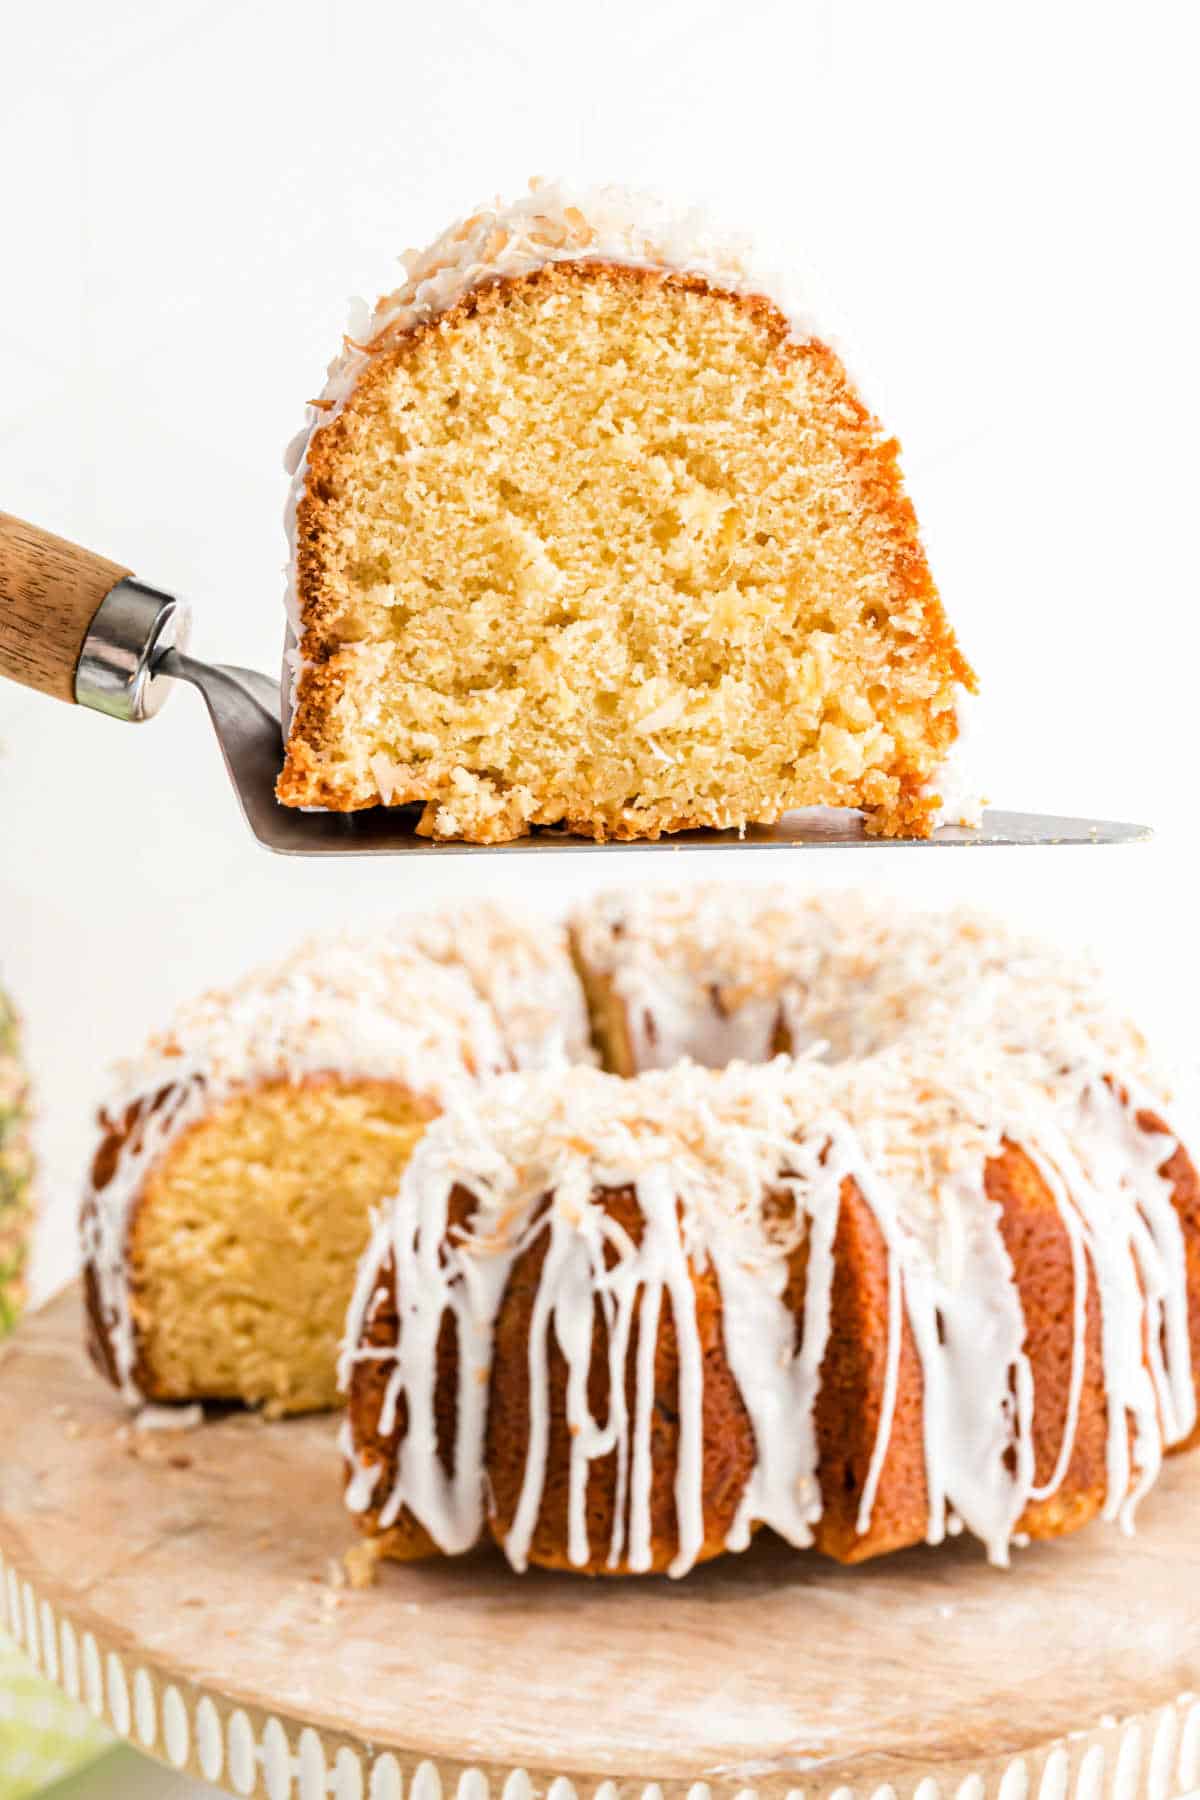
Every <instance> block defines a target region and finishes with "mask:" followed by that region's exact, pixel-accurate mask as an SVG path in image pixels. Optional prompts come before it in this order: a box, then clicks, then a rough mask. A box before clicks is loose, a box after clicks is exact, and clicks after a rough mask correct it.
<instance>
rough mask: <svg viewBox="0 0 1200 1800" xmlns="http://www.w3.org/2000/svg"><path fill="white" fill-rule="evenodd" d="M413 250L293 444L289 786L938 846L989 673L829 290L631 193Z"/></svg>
mask: <svg viewBox="0 0 1200 1800" xmlns="http://www.w3.org/2000/svg"><path fill="white" fill-rule="evenodd" d="M404 264H405V277H406V278H405V281H404V283H403V285H402V286H401V287H400V288H398V289H397V290H396V292H395V293H392V294H389V295H388V296H386V297H385V298H384V299H383V300H381V301H380V302H379V305H378V307H377V308H376V310H375V312H374V314H373V315H372V316H371V317H370V319H369V320H367V321H365V322H364V324H363V326H362V328H361V330H360V332H359V333H357V334H356V336H355V338H354V340H353V341H352V340H349V339H348V340H347V343H346V349H345V352H344V354H343V355H342V356H341V357H340V358H339V359H338V360H337V361H336V362H335V363H334V364H333V366H332V369H331V372H330V378H329V382H328V385H327V386H326V388H325V391H324V393H323V394H322V395H321V397H320V398H319V399H318V400H317V401H316V402H315V403H314V405H313V407H312V408H311V410H310V421H309V425H308V427H307V428H306V430H305V431H304V433H303V434H302V436H301V438H300V440H298V442H297V445H296V446H295V447H294V465H293V466H294V472H295V473H294V483H293V490H292V499H291V505H290V508H289V518H290V526H291V540H292V564H291V579H290V592H289V618H290V627H291V636H292V639H293V647H292V662H293V671H294V687H293V694H292V716H291V719H290V724H289V729H288V732H287V759H286V763H285V766H284V769H283V772H282V775H281V776H280V780H279V786H278V794H279V798H280V800H282V801H283V802H284V803H285V804H287V805H289V806H300V807H318V808H327V809H330V810H333V811H338V812H347V811H353V810H356V809H359V808H362V807H370V806H377V805H390V806H400V805H408V804H412V803H416V804H419V805H420V806H421V807H422V808H423V811H422V813H421V819H420V824H419V827H418V828H419V830H420V831H422V832H423V833H424V834H426V835H428V836H433V837H439V838H465V839H468V840H471V841H473V842H478V843H498V842H502V841H504V840H507V839H511V838H515V837H519V836H521V835H523V834H524V833H525V832H526V831H527V830H528V829H529V827H530V826H534V825H559V826H565V827H567V828H568V829H570V830H572V831H574V832H578V833H580V834H582V835H585V836H588V837H593V838H597V839H604V838H625V839H631V838H647V837H649V838H653V837H658V836H659V835H660V834H661V833H663V832H669V831H680V830H684V829H687V828H689V827H699V826H714V827H742V826H745V825H747V824H750V823H753V822H770V821H772V820H774V819H777V818H778V817H779V816H780V814H781V813H783V812H785V811H787V810H788V809H789V808H793V807H799V806H815V805H831V806H844V807H860V808H862V809H863V810H864V811H865V813H866V815H867V821H868V826H869V829H871V830H872V831H874V832H878V833H883V834H888V835H905V834H912V835H920V836H924V835H928V833H929V832H930V831H931V830H932V828H933V826H934V825H935V824H936V822H937V820H938V817H939V809H940V808H941V806H942V803H943V801H945V800H946V799H947V798H948V795H949V787H948V785H947V783H946V782H945V781H944V780H942V779H941V771H942V769H943V767H944V764H945V762H946V758H947V755H948V752H949V751H950V748H951V746H952V744H953V742H954V740H955V738H956V735H957V732H958V713H957V702H958V699H959V697H960V695H961V693H962V691H963V690H964V689H970V688H973V687H974V676H973V675H972V672H971V670H970V668H969V666H968V665H967V663H966V662H965V660H964V659H963V657H962V655H961V653H960V651H959V649H958V647H957V645H956V643H955V639H954V636H953V633H952V632H951V629H950V627H949V625H948V623H947V621H946V617H945V614H944V612H943V610H942V606H941V602H940V600H939V598H938V593H937V589H936V588H935V586H934V583H933V579H932V577H931V575H930V572H929V568H928V565H927V563H926V560H925V555H924V552H923V550H922V548H921V543H920V540H919V538H918V535H917V527H916V520H915V517H914V515H913V510H912V507H911V505H910V503H909V501H908V498H907V496H906V494H905V492H904V488H903V485H902V482H901V478H900V472H899V467H898V464H897V445H896V442H895V440H894V439H893V438H890V437H889V436H888V435H887V434H886V433H885V431H884V430H883V428H882V427H881V425H880V424H879V422H878V420H877V419H875V418H874V417H873V416H872V414H871V413H870V411H869V410H868V409H867V407H866V406H865V404H864V402H863V400H862V398H861V396H860V395H859V394H858V392H857V391H856V389H855V387H854V384H853V382H852V380H851V378H850V376H849V375H848V374H847V372H846V369H845V368H844V367H843V365H842V362H841V361H840V359H839V357H838V355H837V354H836V353H835V351H834V350H833V349H832V348H831V347H830V344H829V343H828V342H827V341H826V340H825V339H824V338H823V337H822V336H821V335H819V333H818V331H817V329H816V327H815V326H814V324H813V323H812V321H811V320H810V319H809V318H808V316H807V315H806V313H805V312H804V311H802V310H800V309H798V308H797V307H796V306H795V305H793V304H792V303H790V302H789V301H788V300H787V299H786V298H785V296H784V295H783V294H782V292H781V291H780V289H779V286H778V284H776V283H772V282H768V281H764V280H763V279H762V278H761V277H759V276H758V275H756V274H755V273H754V272H753V271H752V270H751V268H750V267H749V265H748V264H747V262H746V259H745V256H744V253H743V251H742V250H741V249H740V248H733V249H731V248H727V247H725V246H723V245H721V244H719V243H717V242H715V241H713V240H712V239H711V238H710V237H709V236H708V235H707V233H706V232H705V231H704V230H703V229H702V228H700V227H698V226H697V224H696V221H695V218H694V217H689V218H683V219H681V218H678V217H675V216H673V215H671V214H670V213H669V212H667V211H665V210H664V209H662V208H661V207H656V206H654V205H653V204H650V203H646V202H644V201H635V200H633V199H631V198H630V197H629V196H627V195H625V194H623V193H620V192H617V191H614V190H608V189H606V190H603V191H601V192H600V193H598V194H595V195H591V196H588V197H585V198H582V199H580V200H578V201H575V200H572V199H571V198H570V197H569V196H568V195H566V194H564V193H563V192H561V191H560V190H559V189H557V188H547V187H538V186H535V187H534V189H533V191H532V192H531V193H530V194H528V195H526V196H525V197H524V198H522V199H521V200H519V201H517V202H516V203H515V204H514V205H512V206H508V207H501V206H499V205H496V206H493V207H489V208H486V209H484V210H482V211H480V212H477V213H475V214H473V215H472V216H471V217H470V218H468V219H466V220H464V221H463V222H462V223H461V224H458V225H456V226H454V227H452V228H451V229H450V230H449V231H448V232H446V233H445V234H444V235H443V236H442V237H441V238H439V239H438V241H437V242H436V243H435V244H434V245H432V246H431V247H430V249H428V250H426V251H424V252H420V253H417V252H410V253H407V254H406V256H405V258H404Z"/></svg>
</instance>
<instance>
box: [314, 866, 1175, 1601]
mask: <svg viewBox="0 0 1200 1800" xmlns="http://www.w3.org/2000/svg"><path fill="white" fill-rule="evenodd" d="M722 921H723V927H722ZM574 942H575V948H576V954H577V956H578V957H579V959H580V961H581V963H582V965H583V967H584V970H585V972H586V974H587V977H588V980H589V985H590V987H591V991H592V994H593V997H594V998H595V996H597V995H599V997H600V1005H599V1007H598V1009H597V1016H598V1018H599V1019H600V1020H601V1026H600V1032H599V1035H600V1041H601V1047H602V1050H604V1051H605V1052H606V1053H607V1057H608V1060H609V1062H610V1066H616V1067H618V1068H620V1069H621V1070H622V1071H623V1072H625V1073H627V1075H628V1077H629V1078H627V1079H624V1080H614V1079H613V1078H612V1077H611V1076H605V1075H601V1074H599V1073H597V1072H595V1071H589V1070H572V1071H570V1072H569V1073H562V1072H560V1073H558V1074H557V1075H550V1076H530V1077H505V1078H504V1079H503V1080H501V1081H500V1082H498V1083H493V1084H490V1085H485V1086H483V1087H481V1088H478V1089H476V1090H475V1091H474V1092H473V1093H472V1094H471V1095H470V1096H469V1097H468V1098H467V1099H466V1100H465V1101H463V1102H462V1103H461V1104H456V1105H455V1107H454V1108H453V1110H451V1111H448V1112H447V1113H446V1114H445V1116H444V1117H443V1118H441V1119H439V1120H438V1121H437V1122H436V1124H435V1125H433V1126H432V1127H431V1128H430V1130H429V1131H428V1133H427V1134H426V1136H425V1138H424V1139H423V1140H422V1143H421V1145H420V1146H419V1147H418V1150H417V1152H416V1154H415V1155H414V1157H413V1159H412V1161H411V1163H410V1164H409V1166H408V1168H407V1169H406V1171H405V1175H404V1179H403V1181H402V1183H401V1186H400V1189H399V1192H398V1194H397V1196H396V1197H395V1199H394V1200H393V1202H392V1204H391V1205H390V1206H389V1207H388V1208H387V1209H386V1211H385V1212H384V1213H383V1214H382V1215H381V1218H380V1220H379V1223H378V1225H377V1228H376V1231H375V1235H374V1238H373V1240H372V1244H371V1247H370V1249H369V1251H368V1253H367V1255H366V1257H365V1258H364V1261H363V1264H362V1266H361V1268H360V1271H359V1277H358V1284H357V1288H356V1293H355V1298H354V1302H353V1305H352V1307H351V1312H350V1318H349V1323H348V1329H347V1336H346V1344H345V1349H344V1352H343V1368H342V1378H343V1385H344V1386H345V1387H346V1388H347V1390H348V1393H349V1408H348V1413H347V1418H346V1421H345V1423H344V1426H343V1445H344V1449H345V1453H346V1458H347V1466H348V1485H347V1499H348V1503H349V1505H350V1507H351V1509H352V1511H354V1512H355V1513H356V1514H357V1515H358V1517H359V1519H360V1521H361V1523H362V1525H363V1527H364V1529H365V1530H366V1531H368V1532H369V1533H370V1534H372V1535H373V1536H374V1537H375V1538H376V1539H377V1541H378V1544H379V1546H380V1547H381V1549H382V1550H383V1551H384V1553H386V1554H389V1555H393V1556H399V1557H409V1556H415V1555H423V1554H430V1553H433V1552H442V1553H445V1554H456V1553H459V1552H462V1551H465V1550H467V1549H469V1548H471V1547H472V1546H473V1545H475V1544H476V1543H478V1542H479V1541H481V1540H482V1539H485V1538H492V1539H494V1540H495V1541H496V1542H498V1543H499V1544H501V1545H502V1546H503V1548H504V1550H505V1552H506V1554H507V1555H508V1557H509V1559H510V1561H511V1562H512V1563H513V1565H514V1566H515V1567H516V1568H518V1569H520V1568H524V1567H526V1566H527V1565H528V1564H530V1563H534V1564H540V1565H544V1566H547V1567H553V1568H563V1569H567V1568H570V1569H578V1570H584V1571H587V1572H591V1573H601V1572H644V1571H648V1570H668V1571H669V1572H671V1573H673V1574H681V1573H683V1572H684V1571H686V1570H687V1569H688V1568H690V1567H691V1566H692V1565H693V1564H694V1563H696V1562H698V1561H701V1560H703V1559H705V1558H707V1557H710V1556H713V1555H716V1554H717V1553H719V1552H720V1551H721V1550H724V1549H739V1548H742V1547H744V1546H745V1545H746V1544H747V1542H748V1541H749V1538H750V1536H751V1534H752V1532H753V1530H754V1529H755V1528H756V1527H757V1526H760V1525H764V1526H768V1527H770V1528H771V1529H773V1530H774V1531H776V1532H777V1533H779V1534H780V1535H782V1536H783V1537H784V1538H786V1539H787V1540H788V1541H789V1542H791V1543H795V1544H797V1545H805V1544H810V1543H811V1544H815V1545H816V1546H817V1547H818V1548H820V1549H821V1550H823V1551H825V1552H826V1553H828V1554H830V1555H832V1556H835V1557H837V1558H839V1559H841V1560H843V1561H848V1562H853V1561H859V1560H862V1559H864V1558H867V1557H870V1556H874V1555H878V1554H881V1553H883V1552H885V1551H889V1550H894V1549H898V1548H901V1547H903V1546H906V1545H911V1544H915V1543H919V1542H923V1541H930V1542H937V1541H939V1540H940V1539H942V1538H943V1537H944V1536H945V1535H947V1534H948V1533H953V1532H957V1531H960V1530H962V1529H964V1528H965V1529H967V1530H969V1531H971V1532H972V1533H974V1534H975V1535H977V1536H978V1537H979V1538H980V1539H982V1541H983V1542H984V1544H985V1545H986V1547H987V1550H988V1553H989V1555H990V1556H991V1557H992V1558H993V1559H994V1560H995V1561H997V1562H1004V1561H1005V1560H1006V1559H1007V1557H1008V1553H1009V1547H1010V1545H1011V1544H1012V1543H1013V1542H1014V1541H1021V1540H1022V1539H1023V1538H1025V1537H1029V1538H1033V1537H1052V1536H1058V1535H1061V1534H1063V1533H1065V1532H1068V1531H1071V1530H1074V1529H1075V1528H1077V1527H1078V1526H1080V1525H1083V1524H1084V1523H1086V1522H1087V1521H1088V1520H1089V1519H1090V1518H1092V1517H1093V1516H1095V1515H1096V1514H1097V1513H1103V1514H1104V1515H1105V1516H1107V1517H1109V1518H1116V1519H1120V1520H1122V1521H1123V1522H1125V1523H1128V1522H1129V1521H1130V1520H1131V1518H1132V1515H1133V1511H1134V1508H1135V1506H1136V1504H1137V1501H1138V1500H1139V1499H1140V1497H1141V1495H1142V1494H1143V1493H1144V1492H1145V1491H1146V1489H1147V1488H1148V1487H1149V1486H1150V1485H1151V1483H1152V1482H1153V1480H1154V1478H1155V1476H1156V1474H1157V1472H1158V1469H1159V1466H1160V1463H1161V1459H1162V1453H1163V1450H1164V1448H1168V1447H1181V1446H1183V1445H1184V1444H1186V1443H1188V1442H1189V1441H1191V1440H1192V1438H1193V1436H1194V1434H1195V1430H1196V1418H1197V1378H1198V1376H1200V1183H1198V1182H1197V1177H1196V1174H1195V1171H1194V1169H1193V1167H1192V1164H1191V1162H1190V1160H1189V1157H1188V1154H1187V1150H1186V1149H1185V1147H1184V1143H1183V1140H1182V1137H1181V1135H1180V1133H1179V1130H1178V1127H1177V1126H1176V1127H1173V1126H1172V1125H1171V1124H1170V1123H1168V1101H1167V1098H1166V1096H1165V1094H1164V1091H1163V1089H1162V1086H1161V1084H1160V1082H1159V1080H1158V1078H1157V1076H1156V1074H1155V1071H1154V1070H1153V1068H1152V1066H1151V1064H1150V1060H1149V1057H1148V1055H1147V1051H1146V1046H1145V1044H1144V1042H1143V1040H1142V1039H1141V1037H1140V1034H1139V1033H1138V1032H1137V1031H1136V1030H1135V1029H1134V1028H1133V1027H1131V1026H1128V1025H1127V1024H1126V1023H1125V1022H1124V1021H1123V1020H1122V1019H1121V1018H1120V1016H1119V1015H1118V1014H1116V1013H1115V1012H1110V1011H1109V1010H1108V1009H1107V1008H1106V1007H1105V1006H1104V1004H1103V1003H1102V1001H1101V1000H1100V998H1099V994H1098V990H1097V988H1096V985H1095V980H1094V976H1093V974H1092V973H1091V972H1090V971H1088V970H1087V969H1085V968H1084V967H1082V966H1080V967H1079V968H1072V967H1071V966H1070V965H1069V964H1066V963H1065V962H1064V960H1063V959H1062V958H1061V957H1055V956H1053V955H1052V954H1051V953H1050V952H1048V951H1045V950H1043V949H1042V948H1041V947H1040V946H1038V945H1031V944H1028V943H1025V942H1022V941H1020V940H1018V939H1014V938H1013V937H1011V936H1010V935H1008V934H1007V933H1004V932H1002V931H1000V930H999V929H998V928H996V927H995V926H993V925H991V924H989V923H988V922H986V921H983V920H981V919H980V918H978V917H977V916H974V915H968V914H959V915H954V916H951V917H949V918H946V917H942V918H937V917H933V916H931V917H929V918H923V917H919V916H918V917H914V918H911V919H905V918H904V917H903V916H898V914H897V912H896V909H895V908H894V907H891V906H888V905H886V904H884V903H879V902H877V903H875V904H874V905H868V904H867V903H865V902H862V901H856V900H854V899H853V898H851V897H846V896H838V897H837V898H836V899H834V900H831V901H820V900H817V901H811V902H799V901H797V900H795V899H794V898H790V897H789V896H788V895H787V894H786V893H785V892H783V891H781V890H775V891H771V890H760V891H758V892H753V891H749V892H738V891H737V890H729V889H725V888H722V889H719V890H711V891H709V892H707V893H705V892H701V893H700V894H698V895H696V894H693V895H692V896H690V897H689V896H686V895H682V894H666V895H650V896H643V897H639V898H637V899H635V900H632V901H630V900H626V899H623V898H619V899H602V900H601V901H600V902H598V903H594V904H593V905H590V906H588V907H585V908H584V909H583V910H582V912H581V913H580V915H579V916H578V917H577V918H576V920H575V922H574ZM776 959H778V960H776ZM781 1042H782V1045H783V1047H784V1048H790V1049H793V1050H800V1051H803V1054H801V1055H793V1056H778V1057H775V1059H774V1060H773V1061H771V1062H769V1063H768V1064H766V1065H765V1066H758V1067H755V1066H751V1065H748V1064H745V1063H740V1064H733V1065H731V1066H730V1067H729V1068H727V1069H725V1070H723V1071H711V1072H710V1071H707V1070H703V1069H701V1068H699V1067H697V1066H696V1063H695V1062H693V1063H687V1062H683V1063H677V1064H676V1066H674V1067H672V1068H664V1069H652V1070H651V1071H650V1072H647V1073H637V1072H636V1071H637V1070H638V1069H639V1068H640V1067H644V1066H645V1064H646V1063H647V1062H650V1063H653V1062H654V1061H656V1060H657V1059H658V1058H659V1057H660V1056H661V1057H663V1058H665V1057H668V1056H670V1057H672V1058H674V1057H676V1056H678V1055H685V1056H686V1055H689V1054H690V1055H691V1056H693V1057H695V1058H697V1059H699V1058H700V1057H706V1058H707V1060H708V1061H710V1062H718V1061H721V1060H722V1059H723V1057H724V1055H725V1054H726V1052H727V1050H728V1049H729V1048H730V1047H731V1046H733V1047H734V1048H736V1049H737V1050H738V1051H739V1052H740V1053H741V1054H742V1055H761V1056H771V1055H772V1053H773V1052H775V1051H777V1050H778V1049H780V1047H781ZM614 1046H615V1047H616V1051H615V1054H614V1049H613V1047H614ZM822 1058H827V1059H828V1060H822Z"/></svg>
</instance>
